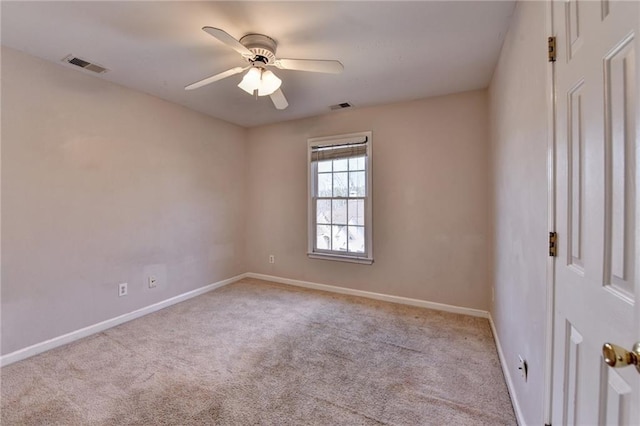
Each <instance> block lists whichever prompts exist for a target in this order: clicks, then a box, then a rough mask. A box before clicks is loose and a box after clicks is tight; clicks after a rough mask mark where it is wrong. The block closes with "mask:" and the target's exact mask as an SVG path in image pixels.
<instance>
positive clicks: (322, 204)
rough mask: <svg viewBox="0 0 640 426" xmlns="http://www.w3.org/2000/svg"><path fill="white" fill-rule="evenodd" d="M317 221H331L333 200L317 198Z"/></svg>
mask: <svg viewBox="0 0 640 426" xmlns="http://www.w3.org/2000/svg"><path fill="white" fill-rule="evenodd" d="M316 223H331V200H316Z"/></svg>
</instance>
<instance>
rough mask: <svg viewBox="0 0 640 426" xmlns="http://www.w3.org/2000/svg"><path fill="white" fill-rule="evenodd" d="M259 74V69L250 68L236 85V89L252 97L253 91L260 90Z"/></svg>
mask: <svg viewBox="0 0 640 426" xmlns="http://www.w3.org/2000/svg"><path fill="white" fill-rule="evenodd" d="M261 74H262V70H261V69H260V68H251V69H250V70H249V72H247V73H246V74H245V75H244V77H242V81H241V82H240V84H238V87H239V88H241V89H242V90H244V91H245V92H247V93H248V94H250V95H253V92H254V90H258V89H259V88H260V77H261Z"/></svg>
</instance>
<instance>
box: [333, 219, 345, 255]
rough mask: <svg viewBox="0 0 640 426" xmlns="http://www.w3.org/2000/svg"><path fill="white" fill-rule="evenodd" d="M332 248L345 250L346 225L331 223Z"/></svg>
mask: <svg viewBox="0 0 640 426" xmlns="http://www.w3.org/2000/svg"><path fill="white" fill-rule="evenodd" d="M332 228H333V230H332V231H333V232H332V233H333V240H332V250H334V251H347V227H346V226H336V225H333V226H332Z"/></svg>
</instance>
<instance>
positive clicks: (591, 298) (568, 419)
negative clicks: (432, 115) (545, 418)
mask: <svg viewBox="0 0 640 426" xmlns="http://www.w3.org/2000/svg"><path fill="white" fill-rule="evenodd" d="M638 5H639V2H638V1H626V2H621V1H607V0H602V1H594V0H588V1H577V0H569V1H554V2H553V33H554V35H555V36H556V37H557V40H556V41H557V61H556V63H555V64H554V65H553V66H554V67H555V77H556V80H555V82H556V86H555V106H556V111H555V118H556V184H555V185H556V228H557V233H558V257H557V259H556V262H555V279H556V282H555V289H556V290H555V312H554V315H555V316H554V354H553V407H552V417H553V425H554V426H556V425H558V426H559V425H596V424H602V425H604V424H613V425H618V424H619V425H640V372H639V371H637V370H636V368H635V367H634V366H627V367H625V368H612V367H609V366H607V365H606V364H605V363H604V362H603V357H602V346H603V344H604V343H606V342H611V343H614V344H616V345H619V346H621V347H624V348H625V349H626V350H629V351H631V349H632V347H633V345H634V343H635V342H638V341H640V285H639V281H640V280H639V278H640V261H638V256H640V244H639V243H640V216H639V212H640V209H639V208H638V205H639V203H640V194H639V190H640V174H639V167H637V165H639V164H640V147H639V144H638V141H637V135H639V134H640V132H638V123H640V120H639V119H638V108H636V105H638V98H639V91H638V86H637V80H638V71H640V66H638V56H640V55H639V54H638V53H639V52H638V48H639V44H638V43H639V38H640V31H639V30H640V28H639V27H638V22H639V21H640V10H638V9H639V7H638ZM525 77H526V76H523V78H525ZM619 364H620V362H618V365H619Z"/></svg>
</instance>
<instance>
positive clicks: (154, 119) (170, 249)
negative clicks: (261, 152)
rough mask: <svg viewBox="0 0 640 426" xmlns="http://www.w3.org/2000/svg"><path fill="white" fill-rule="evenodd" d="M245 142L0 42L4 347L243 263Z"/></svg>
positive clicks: (220, 125)
mask: <svg viewBox="0 0 640 426" xmlns="http://www.w3.org/2000/svg"><path fill="white" fill-rule="evenodd" d="M245 148H246V131H245V130H244V129H242V128H240V127H237V126H234V125H231V124H228V123H225V122H222V121H219V120H215V119H212V118H210V117H206V116H204V115H200V114H198V113H194V112H192V111H189V110H187V109H185V108H182V107H179V106H176V105H173V104H170V103H167V102H165V101H162V100H159V99H157V98H154V97H151V96H147V95H144V94H141V93H139V92H134V91H131V90H128V89H125V88H123V87H121V86H117V85H114V84H112V83H109V82H107V81H104V80H101V79H99V78H95V77H93V76H88V75H84V74H83V73H82V72H78V71H75V70H70V69H66V68H64V67H63V66H61V65H57V64H52V63H49V62H45V61H43V60H40V59H36V58H34V57H32V56H28V55H25V54H23V53H19V52H17V51H15V50H10V49H6V48H3V49H2V256H3V258H2V353H3V354H6V353H10V352H12V351H15V350H17V349H20V348H23V347H25V346H28V345H31V344H34V343H38V342H41V341H44V340H46V339H49V338H53V337H56V336H59V335H61V334H64V333H67V332H70V331H74V330H77V329H79V328H82V327H85V326H88V325H91V324H94V323H97V322H99V321H102V320H105V319H108V318H113V317H116V316H118V315H120V314H123V313H127V312H131V311H133V310H135V309H138V308H140V307H143V306H147V305H150V304H152V303H155V302H157V301H160V300H164V299H167V298H169V297H171V296H174V295H177V294H180V293H184V292H186V291H188V290H191V289H195V288H198V287H201V286H204V285H207V284H210V283H213V282H216V281H219V280H221V279H224V278H228V277H231V276H234V275H236V274H240V273H242V272H244V271H245V266H244V263H243V259H244V257H243V252H244V223H245V221H244V212H245V210H246V209H245V198H246V194H245V187H246V186H245V181H244V179H245V160H246V159H245ZM147 273H153V274H155V275H157V276H158V278H159V279H160V282H159V285H158V287H157V288H156V289H148V288H147V286H146V282H145V275H146V274H147ZM120 282H127V283H128V284H129V295H128V296H126V297H121V298H119V297H118V295H117V284H118V283H120Z"/></svg>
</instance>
